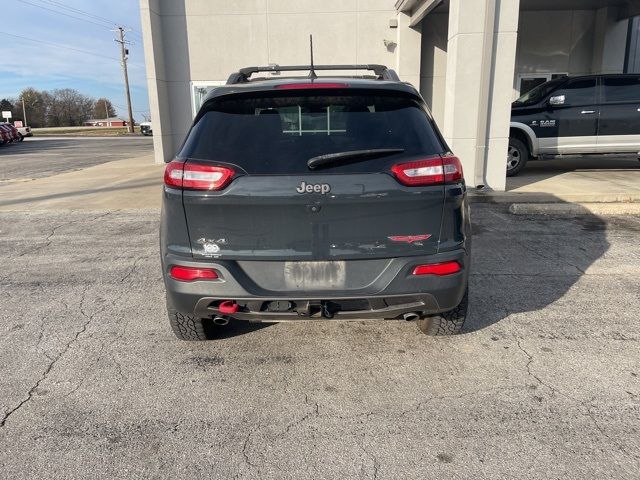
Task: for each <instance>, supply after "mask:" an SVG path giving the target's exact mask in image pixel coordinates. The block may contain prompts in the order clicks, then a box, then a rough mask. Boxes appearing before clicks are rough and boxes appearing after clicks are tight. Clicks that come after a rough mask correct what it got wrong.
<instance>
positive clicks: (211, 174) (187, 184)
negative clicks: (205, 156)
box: [164, 160, 235, 190]
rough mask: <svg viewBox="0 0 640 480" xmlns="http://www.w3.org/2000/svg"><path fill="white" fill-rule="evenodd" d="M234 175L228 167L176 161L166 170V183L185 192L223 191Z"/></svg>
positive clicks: (168, 165) (169, 164)
mask: <svg viewBox="0 0 640 480" xmlns="http://www.w3.org/2000/svg"><path fill="white" fill-rule="evenodd" d="M234 173H235V172H234V171H233V169H231V168H228V167H219V166H214V165H205V164H202V163H191V162H186V163H184V162H178V161H176V160H174V161H172V162H169V163H168V164H167V167H166V168H165V171H164V183H165V185H167V186H169V187H173V188H179V189H185V190H221V189H223V188H224V187H226V186H227V184H228V183H229V182H230V181H231V179H232V178H233V175H234Z"/></svg>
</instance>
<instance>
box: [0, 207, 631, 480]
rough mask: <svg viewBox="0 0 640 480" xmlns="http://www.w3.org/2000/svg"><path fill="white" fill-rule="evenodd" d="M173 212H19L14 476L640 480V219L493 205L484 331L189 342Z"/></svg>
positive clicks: (9, 253) (9, 341) (307, 331)
mask: <svg viewBox="0 0 640 480" xmlns="http://www.w3.org/2000/svg"><path fill="white" fill-rule="evenodd" d="M157 220H158V211H157V210H138V211H100V212H84V213H81V212H75V213H74V212H68V211H47V212H37V211H22V212H20V211H16V212H2V213H0V256H1V258H2V264H3V269H2V273H1V274H0V289H1V290H2V295H0V309H1V311H2V313H3V314H2V321H1V323H0V332H2V335H1V336H0V415H1V416H0V477H2V478H7V479H21V478H25V479H26V478H88V477H90V478H143V477H144V478H232V477H234V478H314V479H335V478H341V479H344V478H379V479H383V478H470V479H471V478H473V479H480V478H492V479H494V478H563V479H566V478H575V479H584V478H637V477H638V472H639V471H640V432H639V431H640V377H639V375H640V346H639V340H640V316H639V315H638V312H639V311H640V296H639V295H638V285H639V283H638V274H639V273H640V245H639V243H638V238H639V236H640V218H638V217H609V218H607V219H606V220H603V219H601V218H598V217H595V216H590V215H584V216H579V217H575V218H569V219H567V218H554V217H544V216H513V215H510V214H508V213H507V211H506V207H501V206H496V205H478V204H476V205H474V207H473V221H474V229H475V238H474V245H473V248H474V263H473V267H472V268H473V270H472V277H471V317H470V320H469V323H468V326H467V333H465V334H464V335H461V336H458V337H454V338H429V337H426V336H424V335H422V334H420V333H419V332H418V330H417V328H416V327H415V325H413V324H411V323H405V322H388V323H376V322H353V323H332V322H319V323H283V324H277V325H271V326H263V327H248V326H244V325H235V326H232V327H231V328H227V329H223V330H219V331H217V334H216V335H217V338H216V339H215V340H212V341H210V342H206V343H185V342H179V341H178V340H176V339H175V338H174V337H173V336H172V334H171V333H170V330H169V327H168V325H167V321H166V313H165V309H164V305H163V287H162V282H161V274H160V267H159V259H158V240H157V239H158V233H157V228H158V224H157Z"/></svg>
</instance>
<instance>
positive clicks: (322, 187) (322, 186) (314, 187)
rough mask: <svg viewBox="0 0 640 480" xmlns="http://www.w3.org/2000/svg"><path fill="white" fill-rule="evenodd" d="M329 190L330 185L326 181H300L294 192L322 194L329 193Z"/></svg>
mask: <svg viewBox="0 0 640 480" xmlns="http://www.w3.org/2000/svg"><path fill="white" fill-rule="evenodd" d="M330 191H331V185H329V184H328V183H314V184H311V183H306V182H304V181H303V182H302V183H300V186H299V187H298V188H296V192H298V193H321V194H322V195H324V194H326V193H329V192H330Z"/></svg>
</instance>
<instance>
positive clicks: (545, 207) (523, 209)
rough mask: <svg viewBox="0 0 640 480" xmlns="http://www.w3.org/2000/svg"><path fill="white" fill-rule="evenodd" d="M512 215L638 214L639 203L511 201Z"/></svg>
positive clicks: (639, 210)
mask: <svg viewBox="0 0 640 480" xmlns="http://www.w3.org/2000/svg"><path fill="white" fill-rule="evenodd" d="M509 212H510V213H512V214H514V215H555V216H564V215H566V216H573V215H602V216H607V215H640V203H622V202H617V203H602V202H599V203H513V204H511V205H510V206H509Z"/></svg>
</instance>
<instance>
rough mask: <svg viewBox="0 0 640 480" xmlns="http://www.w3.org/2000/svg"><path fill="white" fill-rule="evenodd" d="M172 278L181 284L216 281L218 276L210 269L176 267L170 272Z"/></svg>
mask: <svg viewBox="0 0 640 480" xmlns="http://www.w3.org/2000/svg"><path fill="white" fill-rule="evenodd" d="M169 274H170V275H171V278H173V279H174V280H180V281H181V282H192V281H194V280H216V279H217V278H218V274H217V273H216V271H215V270H212V269H210V268H196V267H180V266H178V265H174V266H173V267H171V270H170V271H169Z"/></svg>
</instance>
